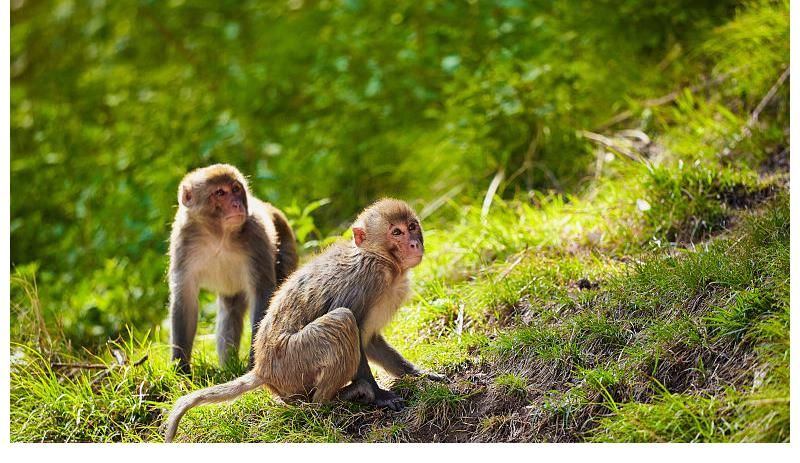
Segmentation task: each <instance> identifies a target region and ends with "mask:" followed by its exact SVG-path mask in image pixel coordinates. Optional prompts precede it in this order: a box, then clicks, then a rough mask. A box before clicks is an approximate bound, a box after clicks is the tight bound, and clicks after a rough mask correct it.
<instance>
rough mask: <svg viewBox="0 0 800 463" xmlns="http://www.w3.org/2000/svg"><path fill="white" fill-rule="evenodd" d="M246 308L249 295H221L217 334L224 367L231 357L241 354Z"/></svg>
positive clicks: (220, 356)
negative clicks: (240, 346)
mask: <svg viewBox="0 0 800 463" xmlns="http://www.w3.org/2000/svg"><path fill="white" fill-rule="evenodd" d="M246 310H247V297H245V294H244V293H239V294H235V295H233V296H220V297H219V313H218V314H217V330H216V335H217V355H218V356H219V364H220V366H221V367H224V366H225V364H226V363H227V362H228V361H229V360H230V359H231V358H235V357H237V356H238V355H239V343H240V341H241V338H242V327H243V325H244V320H243V319H244V313H245V311H246Z"/></svg>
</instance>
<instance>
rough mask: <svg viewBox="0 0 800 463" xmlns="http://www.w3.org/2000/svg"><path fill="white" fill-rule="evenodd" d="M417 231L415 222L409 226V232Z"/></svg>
mask: <svg viewBox="0 0 800 463" xmlns="http://www.w3.org/2000/svg"><path fill="white" fill-rule="evenodd" d="M416 229H417V224H415V223H414V222H411V223H410V224H408V231H414V230H416Z"/></svg>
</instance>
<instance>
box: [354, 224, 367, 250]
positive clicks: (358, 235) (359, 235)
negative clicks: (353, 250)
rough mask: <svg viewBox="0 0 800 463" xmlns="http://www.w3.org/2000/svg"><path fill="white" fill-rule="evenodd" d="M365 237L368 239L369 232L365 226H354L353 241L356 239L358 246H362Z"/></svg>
mask: <svg viewBox="0 0 800 463" xmlns="http://www.w3.org/2000/svg"><path fill="white" fill-rule="evenodd" d="M365 239H367V232H365V231H364V229H363V228H360V227H353V241H355V243H356V246H358V247H359V248H360V247H361V243H363V242H364V240H365Z"/></svg>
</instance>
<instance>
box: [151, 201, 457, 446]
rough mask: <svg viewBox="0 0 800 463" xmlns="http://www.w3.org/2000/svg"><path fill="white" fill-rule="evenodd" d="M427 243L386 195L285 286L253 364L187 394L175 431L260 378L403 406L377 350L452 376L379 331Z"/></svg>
mask: <svg viewBox="0 0 800 463" xmlns="http://www.w3.org/2000/svg"><path fill="white" fill-rule="evenodd" d="M423 251H424V247H423V238H422V227H421V226H420V223H419V219H418V218H417V216H416V214H415V213H414V212H413V211H412V210H411V208H410V207H408V205H407V204H406V203H404V202H402V201H398V200H395V199H383V200H381V201H378V202H376V203H375V204H373V205H372V206H370V207H368V208H367V209H365V210H364V211H363V212H362V213H361V214H360V215H359V216H358V219H356V222H355V223H354V224H353V241H352V242H346V243H337V244H334V245H332V246H331V247H329V248H328V249H327V250H325V251H324V252H323V253H322V254H320V255H318V256H316V257H315V258H314V259H312V260H311V261H310V262H309V263H308V264H306V265H305V266H303V267H302V268H301V269H299V270H298V271H297V272H295V273H293V274H292V275H291V276H290V277H289V279H288V280H286V282H285V283H284V284H283V286H281V288H280V289H279V290H278V291H277V293H276V294H275V297H274V298H273V299H272V302H271V303H270V308H269V310H268V312H267V315H266V316H265V317H264V320H263V321H262V322H261V326H259V328H258V334H257V335H256V338H255V339H256V341H255V345H254V348H255V352H256V355H255V366H254V367H253V369H252V370H250V372H248V373H246V374H245V375H244V376H241V377H239V378H237V379H234V380H233V381H230V382H227V383H225V384H220V385H217V386H212V387H209V388H206V389H201V390H199V391H195V392H192V393H190V394H188V395H185V396H183V397H181V398H180V399H178V401H177V402H176V404H175V406H174V407H173V409H172V412H171V413H170V415H169V417H168V418H167V428H166V441H167V442H171V441H172V439H173V437H174V436H175V432H176V431H177V429H178V423H179V422H180V419H181V417H183V415H184V414H185V413H186V412H187V411H188V410H189V409H190V408H192V407H195V406H197V405H201V404H204V403H211V402H221V401H225V400H231V399H234V398H236V397H238V396H240V395H241V394H243V393H245V392H247V391H249V390H252V389H255V388H257V387H259V386H266V387H267V388H269V390H270V391H272V393H274V394H277V395H278V396H280V397H281V398H283V399H287V400H293V399H300V400H312V401H314V402H324V401H329V400H331V399H333V398H335V397H338V398H340V399H343V400H353V401H358V402H362V403H369V404H374V405H376V406H379V407H388V408H391V409H393V410H399V409H400V408H401V407H402V398H401V397H400V396H398V395H397V394H395V393H393V392H391V391H388V390H385V389H381V388H380V387H379V386H378V383H377V382H376V381H375V378H374V377H373V376H372V371H371V370H370V368H369V363H368V359H369V360H370V361H372V362H374V363H376V364H378V365H380V366H381V367H382V368H383V369H384V370H386V372H388V373H390V374H392V375H394V376H397V377H399V376H402V375H425V376H427V377H428V378H430V379H434V380H442V379H444V378H443V377H442V376H440V375H437V374H435V373H427V374H426V373H423V372H422V371H420V370H419V369H418V368H417V367H416V366H414V365H413V364H412V363H411V362H409V361H408V360H406V359H404V358H403V357H402V356H401V355H400V354H399V353H398V352H397V351H396V350H394V349H393V348H392V347H391V346H390V345H389V344H388V343H387V342H386V340H385V339H384V338H383V336H381V334H380V332H381V329H382V328H383V327H384V325H386V323H388V322H389V320H391V318H392V316H393V315H394V314H395V312H396V311H397V309H398V308H399V307H400V304H401V303H402V302H403V301H404V300H405V298H406V297H407V295H408V292H409V281H408V270H409V269H411V268H412V267H414V266H416V265H417V264H419V263H420V261H421V260H422V254H423ZM348 382H349V383H350V384H349V385H348Z"/></svg>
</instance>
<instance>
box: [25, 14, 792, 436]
mask: <svg viewBox="0 0 800 463" xmlns="http://www.w3.org/2000/svg"><path fill="white" fill-rule="evenodd" d="M787 8H788V7H787ZM778 10H780V9H778ZM781 15H782V12H781V11H777V13H776V12H775V10H774V9H771V8H765V7H759V6H758V5H756V6H754V7H753V8H751V9H750V10H749V11H747V12H745V13H743V14H742V15H741V16H740V17H739V18H738V19H737V20H736V21H734V22H732V23H731V24H730V25H728V26H725V27H723V28H722V29H720V30H719V31H717V34H716V35H714V36H713V37H712V39H710V40H709V41H708V43H707V44H706V48H707V49H706V50H704V51H703V53H705V55H704V56H706V57H712V58H713V59H714V68H713V70H712V71H711V72H712V74H714V75H723V74H726V73H733V77H730V78H728V79H727V80H726V81H725V82H724V83H723V84H722V85H721V86H719V87H718V88H714V89H712V90H710V91H707V92H705V93H701V94H694V95H693V94H690V93H685V94H683V95H682V96H681V97H680V98H678V100H677V101H676V102H675V104H673V105H665V106H660V107H656V108H651V109H649V110H648V114H649V115H647V118H649V119H650V121H651V122H650V123H649V125H648V126H647V131H648V134H649V135H650V137H651V138H652V139H651V140H650V142H649V143H641V142H636V141H635V140H634V141H632V140H631V139H630V137H627V138H626V137H625V136H621V135H614V132H613V131H612V130H611V129H607V130H606V131H604V134H606V135H608V136H609V137H611V141H612V142H613V144H615V145H616V146H617V147H618V149H617V150H616V155H614V154H613V153H612V154H611V155H609V156H606V155H605V154H603V155H602V156H601V157H600V159H602V160H603V162H602V164H601V163H598V166H602V170H600V169H598V172H597V176H596V178H595V179H594V180H593V181H592V182H591V183H590V184H589V186H588V187H587V188H586V189H585V191H584V192H583V193H581V194H579V195H577V196H570V197H564V196H560V195H535V196H533V197H530V198H527V197H524V198H518V199H516V200H510V201H507V202H503V201H501V200H499V199H495V201H494V203H493V205H492V208H491V210H490V213H489V214H488V216H486V217H485V218H481V216H480V209H479V208H478V207H468V208H465V209H464V208H459V207H456V206H455V205H452V206H445V207H453V208H455V210H454V211H450V212H452V213H453V214H452V215H454V216H455V217H457V220H456V221H454V222H450V223H446V224H439V223H435V222H434V225H433V226H430V227H429V228H428V234H427V236H428V240H427V241H428V243H429V249H430V252H429V255H428V257H427V258H426V261H425V262H424V264H423V265H422V266H421V267H420V268H419V269H417V271H416V272H415V281H416V284H415V288H416V290H417V292H416V295H415V296H414V298H413V300H412V301H410V302H409V304H408V305H407V307H405V308H404V309H403V310H402V311H401V313H400V315H399V316H398V317H397V319H396V320H395V321H394V322H393V323H392V324H391V325H390V326H389V328H388V330H387V335H388V336H389V338H390V340H391V341H392V342H393V343H394V344H395V345H396V346H397V347H398V348H399V350H400V351H401V352H403V353H405V354H406V355H407V356H408V357H409V358H410V359H412V360H414V361H416V362H418V363H420V364H421V365H423V366H425V367H427V368H431V369H434V370H437V371H440V372H444V373H446V374H447V375H448V376H449V377H450V379H451V381H450V382H448V383H446V384H438V383H431V382H429V381H426V380H421V379H415V378H404V379H401V380H399V381H391V380H389V379H388V378H384V377H382V376H379V380H381V381H383V382H384V384H386V385H391V386H392V387H393V388H394V389H395V390H397V391H399V392H400V393H401V394H402V395H403V396H404V397H406V399H407V405H408V407H407V408H406V409H405V410H404V411H402V412H399V413H393V412H387V411H383V410H374V409H372V408H369V407H362V406H358V405H353V404H342V403H334V404H328V405H322V406H319V405H300V406H289V405H284V404H282V403H279V402H277V401H275V400H273V399H272V398H271V397H270V396H269V394H268V393H266V392H254V393H250V394H247V395H245V396H244V397H242V398H241V399H239V400H237V401H235V402H233V403H230V404H223V405H213V406H207V407H201V408H198V409H195V410H193V411H191V412H190V413H189V414H188V415H187V416H186V418H184V420H183V422H182V425H181V430H180V433H179V436H178V438H179V439H184V440H193V441H215V442H216V441H224V442H229V441H236V442H238V441H281V442H294V441H303V442H307V441H381V442H384V441H526V442H529V441H584V440H589V441H788V438H789V334H788V333H789V206H788V194H787V193H786V190H788V187H787V186H786V185H787V180H788V172H787V168H788V157H789V154H788V140H787V139H788V135H787V133H788V132H787V131H786V128H787V127H788V96H787V95H788V92H787V91H786V88H785V87H784V88H782V89H781V91H780V92H779V94H778V96H777V97H776V98H774V99H772V100H771V101H770V102H769V104H768V105H767V107H766V109H765V110H764V111H763V112H762V113H761V117H760V123H759V124H756V125H755V126H754V130H753V134H752V135H751V136H748V137H745V138H744V139H743V140H741V141H736V140H737V135H738V134H739V133H740V132H741V128H742V127H743V126H745V125H746V124H747V118H748V117H749V115H750V113H751V111H752V109H753V108H754V107H755V105H756V103H758V102H759V101H760V99H761V97H762V96H763V95H765V94H766V93H767V90H768V89H769V88H770V86H771V85H772V84H773V83H774V82H775V80H776V79H777V78H778V75H780V73H781V72H782V69H783V67H784V66H785V65H786V62H787V61H788V56H786V54H784V53H783V49H784V48H783V47H784V44H783V43H782V42H781V41H782V40H785V39H784V36H783V35H781V34H783V31H784V29H783V28H782V27H783V26H782V23H781V21H783V18H782V16H781ZM785 20H786V21H787V23H788V17H787V18H786V19H785ZM776 23H777V24H778V26H774V25H775V24H776ZM764 24H767V25H770V24H771V25H773V26H774V27H772V28H769V27H766V28H764V27H762V26H763V25H764ZM754 25H759V28H756V27H754ZM745 31H746V32H747V35H746V37H743V34H744V32H745ZM776 35H777V38H776ZM787 35H788V34H787ZM776 41H777V42H781V43H777V45H776ZM733 43H735V44H736V47H737V48H736V53H737V54H738V55H737V58H736V59H735V60H734V59H728V58H729V56H728V55H726V54H725V53H726V50H727V49H728V48H730V47H731V44H733ZM786 46H787V47H788V45H786ZM726 60H727V61H726ZM742 62H747V63H751V66H752V68H748V69H736V68H737V66H739V63H742ZM743 89H744V90H746V91H744V90H743ZM743 91H744V94H746V95H748V96H747V97H744V98H742V97H741V95H742V94H743ZM732 143H735V145H732ZM622 145H624V146H627V147H628V148H629V149H630V150H631V151H632V152H634V153H636V156H635V157H638V158H639V159H638V160H633V159H629V158H628V157H626V156H622V155H620V154H619V151H620V150H619V147H621V146H622ZM731 146H733V150H731V151H730V153H727V152H726V148H728V147H731ZM611 151H614V150H611ZM15 284H20V285H26V284H31V282H30V281H17V282H15ZM30 289H31V291H30V299H29V300H28V301H27V302H26V303H25V304H26V306H29V307H35V302H36V296H35V288H33V287H31V288H30ZM32 313H35V311H33V312H32ZM206 328H207V327H206ZM51 331H52V329H51ZM205 331H206V332H208V331H209V330H208V329H206V330H205ZM153 337H154V338H156V339H160V338H161V337H162V336H161V335H160V334H159V335H156V336H153ZM135 338H137V339H144V340H142V341H131V342H127V343H124V344H122V345H112V346H110V348H118V349H119V350H121V351H123V352H125V353H126V355H127V358H129V359H131V362H133V361H135V360H138V359H140V358H142V357H143V356H144V355H147V358H146V359H145V360H144V361H143V362H142V363H141V364H140V365H138V366H132V365H130V363H131V362H129V363H128V366H123V367H120V368H116V369H114V370H113V371H112V372H111V373H110V374H108V375H106V376H105V377H103V378H100V379H99V380H95V378H96V375H97V373H95V372H86V371H83V370H80V371H70V370H68V369H60V370H57V371H53V370H52V369H51V368H50V366H49V362H48V361H45V359H43V358H41V357H40V356H39V354H38V353H37V352H38V351H44V352H50V351H52V350H58V349H57V348H56V349H53V346H58V342H59V338H58V336H57V335H56V334H47V332H46V331H45V330H39V331H37V332H35V333H34V335H32V336H31V338H30V339H25V340H21V341H24V342H23V344H14V345H12V349H11V351H12V359H13V360H14V363H13V365H12V377H11V438H12V440H13V441H159V440H160V439H161V437H160V434H159V430H158V426H159V425H160V424H161V422H162V420H163V418H164V413H165V412H166V410H168V408H169V407H170V406H171V404H172V403H173V401H174V400H175V399H176V398H177V397H178V396H180V395H182V394H184V393H186V392H187V391H190V390H194V389H197V388H199V387H204V386H206V385H210V384H217V383H219V382H222V381H225V380H227V379H230V378H231V377H233V376H236V375H238V374H241V372H242V371H243V366H242V365H241V364H240V365H231V366H230V367H228V368H226V369H219V368H217V367H216V366H215V361H216V360H215V354H214V353H213V343H212V342H210V341H207V340H206V341H202V342H200V345H199V349H198V350H199V353H198V354H199V355H197V358H196V360H195V365H194V373H193V376H192V377H191V378H186V377H182V376H180V375H177V374H175V373H174V371H173V370H172V369H171V367H170V366H169V364H168V362H167V358H168V351H167V349H166V346H165V345H164V344H163V343H162V342H159V341H157V340H153V341H150V340H148V339H147V338H146V337H143V336H141V335H137V336H135ZM37 342H38V343H39V348H38V349H32V348H29V347H23V345H35V344H36V343H37ZM76 356H77V357H80V358H81V361H85V358H86V357H87V356H86V355H85V354H76ZM101 357H102V358H100V359H95V360H97V361H100V362H105V363H109V364H110V363H112V360H111V358H112V357H111V356H110V355H108V354H104V355H102V356H101ZM48 360H49V359H48ZM60 360H62V361H69V359H68V358H65V354H62V355H61V358H60ZM189 436H191V437H189Z"/></svg>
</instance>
